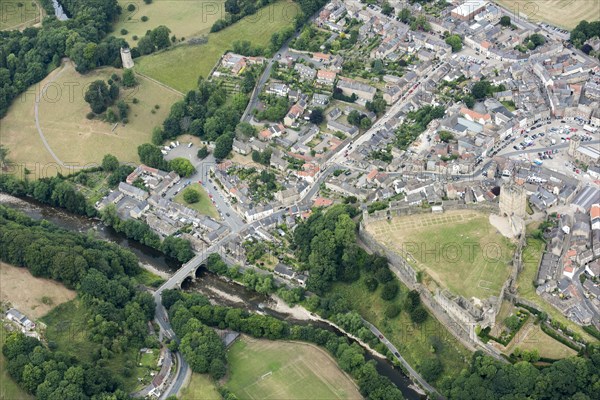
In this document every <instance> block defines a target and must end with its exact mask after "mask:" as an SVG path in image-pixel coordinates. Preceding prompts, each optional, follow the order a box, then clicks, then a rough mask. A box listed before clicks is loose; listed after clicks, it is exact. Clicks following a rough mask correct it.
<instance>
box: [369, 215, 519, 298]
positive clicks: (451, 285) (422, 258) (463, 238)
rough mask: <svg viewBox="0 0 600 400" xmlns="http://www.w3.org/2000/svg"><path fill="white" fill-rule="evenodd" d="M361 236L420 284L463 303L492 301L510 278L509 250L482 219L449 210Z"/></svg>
mask: <svg viewBox="0 0 600 400" xmlns="http://www.w3.org/2000/svg"><path fill="white" fill-rule="evenodd" d="M367 230H368V231H369V232H370V233H371V234H372V235H373V236H374V237H375V238H376V239H377V240H378V241H379V242H380V243H382V244H383V245H385V246H387V247H388V248H390V249H392V250H393V251H395V252H397V253H398V254H400V255H402V256H403V257H404V258H405V259H407V261H408V262H409V263H410V264H411V265H413V266H414V267H416V268H417V270H422V271H424V272H425V273H426V275H428V276H426V277H425V278H424V279H425V281H427V280H432V281H433V282H434V283H435V284H437V285H439V286H441V287H444V288H448V289H449V290H450V291H452V292H453V293H455V294H458V295H461V296H463V297H465V298H467V299H468V298H471V297H477V298H480V299H483V298H488V297H490V296H496V295H498V293H499V292H500V289H501V288H502V285H503V284H504V282H505V281H506V279H507V278H508V275H509V273H510V267H509V262H510V261H511V259H512V256H513V252H514V245H513V244H512V243H511V242H510V241H509V240H508V239H507V238H505V237H504V236H502V234H500V233H499V232H498V231H497V230H496V228H494V227H493V226H492V225H491V224H490V222H489V215H488V214H485V213H481V212H477V211H473V210H451V211H445V212H444V213H443V214H417V215H409V216H402V217H394V218H393V219H392V220H391V221H389V222H388V221H387V220H383V221H376V222H371V223H369V224H368V226H367ZM428 283H431V282H428Z"/></svg>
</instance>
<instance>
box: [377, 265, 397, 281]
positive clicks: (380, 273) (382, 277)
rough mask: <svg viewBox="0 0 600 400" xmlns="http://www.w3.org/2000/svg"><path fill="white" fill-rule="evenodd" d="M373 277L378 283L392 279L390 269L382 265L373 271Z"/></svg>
mask: <svg viewBox="0 0 600 400" xmlns="http://www.w3.org/2000/svg"><path fill="white" fill-rule="evenodd" d="M375 278H377V280H378V281H379V282H380V283H387V282H389V281H391V280H392V279H394V275H393V274H392V271H390V269H389V268H387V267H383V268H379V269H378V270H377V271H376V272H375Z"/></svg>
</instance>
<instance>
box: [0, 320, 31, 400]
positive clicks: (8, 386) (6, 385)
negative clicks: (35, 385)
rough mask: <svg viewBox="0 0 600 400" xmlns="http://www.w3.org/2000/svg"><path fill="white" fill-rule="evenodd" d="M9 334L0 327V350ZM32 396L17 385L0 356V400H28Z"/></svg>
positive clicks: (2, 357)
mask: <svg viewBox="0 0 600 400" xmlns="http://www.w3.org/2000/svg"><path fill="white" fill-rule="evenodd" d="M8 334H9V332H7V331H6V330H5V329H4V327H3V326H0V349H1V348H2V347H3V346H4V341H5V339H6V336H7V335H8ZM30 399H33V396H32V395H30V394H29V393H27V392H25V391H24V390H23V389H21V388H20V387H19V385H17V383H16V382H15V381H14V380H13V379H12V378H11V376H10V375H9V374H8V371H7V370H6V358H5V357H4V356H3V355H1V354H0V400H30Z"/></svg>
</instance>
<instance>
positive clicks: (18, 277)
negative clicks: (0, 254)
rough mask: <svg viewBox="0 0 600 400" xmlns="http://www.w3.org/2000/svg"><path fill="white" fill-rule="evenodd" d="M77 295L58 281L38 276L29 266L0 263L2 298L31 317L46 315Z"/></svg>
mask: <svg viewBox="0 0 600 400" xmlns="http://www.w3.org/2000/svg"><path fill="white" fill-rule="evenodd" d="M75 296H76V293H75V291H73V290H70V289H67V288H66V287H64V286H63V285H62V284H60V283H58V282H55V281H51V280H49V279H43V278H36V277H34V276H33V275H31V273H30V272H29V270H27V268H19V267H14V266H12V265H9V264H6V263H0V300H1V301H3V302H10V303H11V305H12V306H13V307H15V308H16V309H18V310H19V311H21V312H22V313H24V314H25V315H27V316H28V317H29V318H31V319H38V318H40V317H42V316H43V315H46V314H47V313H48V312H49V311H50V310H51V309H52V308H54V307H56V306H58V305H59V304H62V303H65V302H67V301H69V300H72V299H74V298H75Z"/></svg>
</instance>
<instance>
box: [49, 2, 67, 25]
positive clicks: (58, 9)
mask: <svg viewBox="0 0 600 400" xmlns="http://www.w3.org/2000/svg"><path fill="white" fill-rule="evenodd" d="M52 7H54V15H55V16H56V18H58V20H59V21H66V20H68V19H69V16H68V15H67V13H66V12H65V10H64V8H63V6H62V5H61V4H60V3H59V2H58V0H52Z"/></svg>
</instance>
